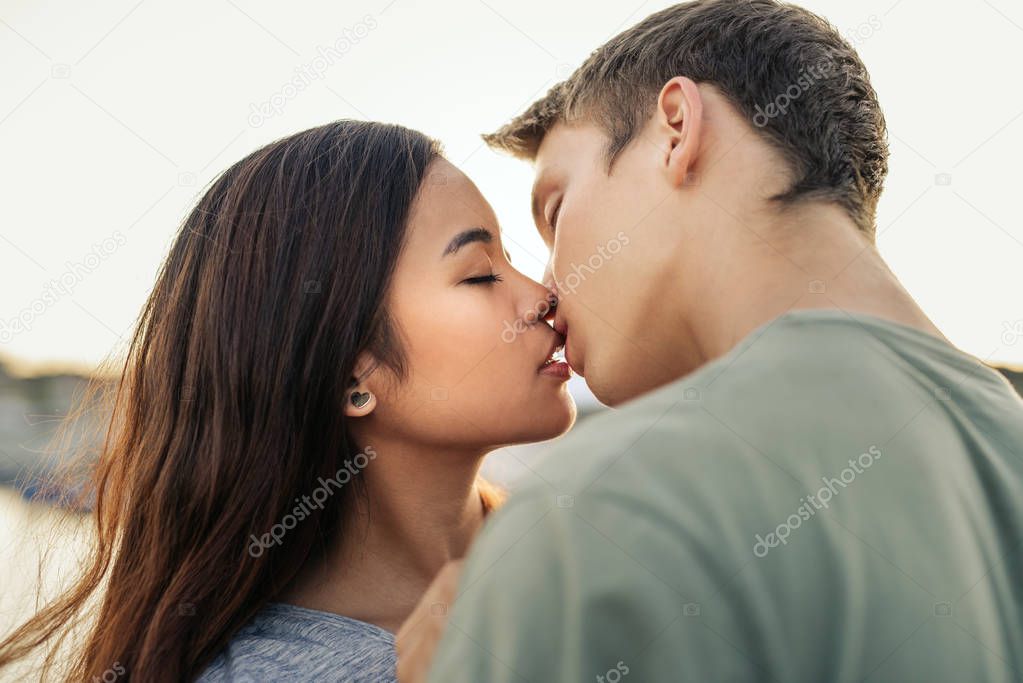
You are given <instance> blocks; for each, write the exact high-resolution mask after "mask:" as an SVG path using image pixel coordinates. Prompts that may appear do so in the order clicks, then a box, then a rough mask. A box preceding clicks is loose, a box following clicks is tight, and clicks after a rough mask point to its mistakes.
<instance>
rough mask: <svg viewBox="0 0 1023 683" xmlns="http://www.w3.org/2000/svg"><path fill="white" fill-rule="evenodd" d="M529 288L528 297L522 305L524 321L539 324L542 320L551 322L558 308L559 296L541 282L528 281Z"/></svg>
mask: <svg viewBox="0 0 1023 683" xmlns="http://www.w3.org/2000/svg"><path fill="white" fill-rule="evenodd" d="M527 280H528V282H529V287H528V288H527V292H528V294H527V296H526V298H525V300H524V301H523V302H522V304H520V307H521V308H522V309H523V316H522V317H523V319H524V320H525V321H526V322H527V323H538V322H540V321H541V320H551V319H553V317H554V311H555V309H556V308H557V306H558V297H557V294H556V293H555V292H554V291H553V290H552V289H550V288H549V287H546V286H544V285H542V284H540V283H539V282H536V281H535V280H532V279H528V278H527Z"/></svg>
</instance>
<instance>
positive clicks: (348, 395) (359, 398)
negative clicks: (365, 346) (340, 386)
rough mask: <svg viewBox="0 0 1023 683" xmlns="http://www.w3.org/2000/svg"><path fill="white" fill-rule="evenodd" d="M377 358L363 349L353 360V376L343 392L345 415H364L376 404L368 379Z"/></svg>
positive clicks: (371, 410)
mask: <svg viewBox="0 0 1023 683" xmlns="http://www.w3.org/2000/svg"><path fill="white" fill-rule="evenodd" d="M376 366H377V360H376V359H375V358H374V357H373V356H372V354H369V353H366V352H365V351H364V352H362V353H360V354H359V357H358V359H356V361H355V369H354V370H353V374H354V377H352V378H351V380H350V382H349V384H348V388H347V390H346V392H345V398H344V400H345V415H347V416H348V417H365V416H366V415H369V414H370V413H372V412H373V409H374V408H376V406H377V397H376V394H375V393H374V392H373V391H372V390H371V389H370V387H369V383H368V379H369V376H370V375H371V374H373V371H374V370H375V369H376Z"/></svg>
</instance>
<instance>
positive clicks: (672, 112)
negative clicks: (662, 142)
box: [656, 76, 703, 187]
mask: <svg viewBox="0 0 1023 683" xmlns="http://www.w3.org/2000/svg"><path fill="white" fill-rule="evenodd" d="M656 117H657V121H658V123H659V124H660V125H659V127H660V128H662V129H664V130H665V131H666V132H667V137H668V140H669V143H668V145H667V153H666V154H665V157H664V164H665V170H666V171H667V172H668V178H669V181H670V182H671V184H672V186H673V187H682V185H684V184H686V182H687V179H688V177H689V174H690V173H692V172H693V166H694V165H695V163H696V159H697V157H698V156H699V153H700V135H701V132H702V127H701V125H700V124H701V122H702V119H703V100H702V98H701V97H700V90H699V88H698V87H697V86H696V83H695V82H693V80H692V79H689V78H686V77H685V76H676V77H675V78H672V79H671V80H670V81H668V82H667V83H665V84H664V87H663V88H661V93H660V95H658V96H657V113H656Z"/></svg>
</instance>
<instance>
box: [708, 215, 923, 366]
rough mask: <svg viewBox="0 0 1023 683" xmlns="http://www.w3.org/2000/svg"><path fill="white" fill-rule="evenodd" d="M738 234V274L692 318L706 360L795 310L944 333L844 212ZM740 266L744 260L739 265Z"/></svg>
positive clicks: (734, 251)
mask: <svg viewBox="0 0 1023 683" xmlns="http://www.w3.org/2000/svg"><path fill="white" fill-rule="evenodd" d="M758 227H759V228H760V230H758V231H757V233H756V234H757V235H760V236H762V237H757V236H755V235H754V234H753V233H752V232H750V231H749V230H743V231H738V232H736V235H738V236H739V239H738V240H737V243H735V244H732V245H729V254H728V261H727V262H728V263H730V264H731V267H730V268H731V271H732V272H733V273H741V277H737V276H734V275H733V276H732V277H726V278H717V281H716V283H715V291H714V292H713V296H710V294H711V293H710V292H708V296H705V297H702V298H701V300H700V301H699V302H698V303H697V305H696V306H695V307H694V308H693V309H692V311H691V313H690V315H689V316H688V319H689V322H690V325H689V329H690V330H692V335H693V337H694V339H693V341H694V343H695V346H696V348H697V349H698V353H699V356H700V358H701V362H707V361H710V360H713V359H714V358H717V357H718V356H721V355H723V354H725V353H728V352H729V351H730V350H731V349H732V348H733V347H734V346H735V345H736V344H737V343H738V342H739V341H740V340H742V339H743V338H744V337H746V336H747V335H748V334H749V333H750V332H752V331H753V330H755V329H757V328H758V327H760V326H762V325H764V324H766V323H768V322H770V321H771V320H774V319H775V318H777V317H779V316H781V315H784V314H785V313H788V312H789V311H795V310H806V309H834V310H841V311H844V312H846V313H849V314H865V315H871V316H875V317H878V318H882V319H885V320H889V321H892V322H896V323H900V324H903V325H907V326H909V327H914V328H916V329H919V330H921V331H923V332H926V333H928V334H932V335H935V336H937V337H940V338H943V337H942V335H941V332H940V331H939V330H938V329H937V328H936V327H935V326H934V324H933V323H932V322H931V321H930V320H929V319H928V318H927V316H926V315H925V314H924V312H923V311H922V310H921V309H920V307H919V306H918V305H917V304H916V302H915V301H914V300H913V298H912V297H911V296H910V295H909V293H908V292H907V291H906V290H905V289H904V288H903V287H902V285H901V283H900V282H899V281H898V279H897V278H896V277H895V275H894V274H893V273H892V272H891V270H890V269H889V268H888V266H887V264H885V262H884V260H883V259H882V258H881V255H880V254H879V253H878V251H877V249H876V247H875V246H874V245H873V244H872V243H871V242H870V241H869V240H868V239H867V238H866V237H865V236H863V235H861V234H860V233H859V232H858V231H857V230H856V229H855V227H854V226H853V223H852V221H850V220H849V219H848V218H847V217H846V216H845V215H844V214H842V213H841V212H840V211H839V210H838V209H832V207H825V208H821V207H811V208H809V209H807V210H806V211H804V212H803V213H802V214H801V215H796V216H787V217H786V218H785V219H784V220H783V219H779V220H778V221H777V222H775V223H773V224H765V225H762V226H758ZM736 264H738V265H736Z"/></svg>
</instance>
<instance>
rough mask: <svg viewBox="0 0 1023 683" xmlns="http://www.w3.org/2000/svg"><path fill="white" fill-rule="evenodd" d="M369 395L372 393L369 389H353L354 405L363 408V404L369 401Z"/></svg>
mask: <svg viewBox="0 0 1023 683" xmlns="http://www.w3.org/2000/svg"><path fill="white" fill-rule="evenodd" d="M369 397H370V394H369V392H368V391H364V392H359V391H353V392H352V405H353V406H355V407H356V408H361V407H362V406H364V405H366V404H367V403H369Z"/></svg>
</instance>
